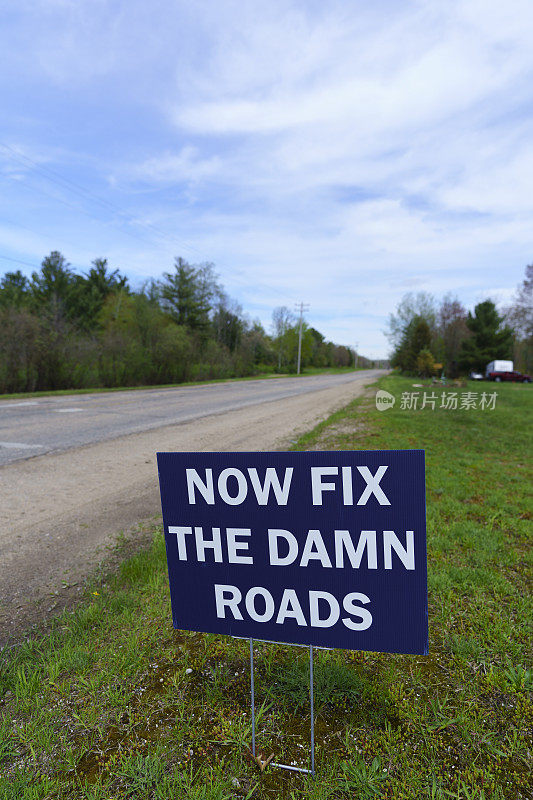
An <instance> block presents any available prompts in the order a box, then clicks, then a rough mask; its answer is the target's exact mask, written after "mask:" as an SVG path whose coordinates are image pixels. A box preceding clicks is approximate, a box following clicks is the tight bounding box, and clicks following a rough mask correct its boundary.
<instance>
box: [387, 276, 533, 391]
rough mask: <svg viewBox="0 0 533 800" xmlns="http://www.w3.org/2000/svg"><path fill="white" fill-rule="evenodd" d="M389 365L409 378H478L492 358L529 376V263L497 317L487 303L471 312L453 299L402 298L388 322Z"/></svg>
mask: <svg viewBox="0 0 533 800" xmlns="http://www.w3.org/2000/svg"><path fill="white" fill-rule="evenodd" d="M387 336H388V338H389V341H390V342H391V345H392V347H393V355H392V359H391V365H392V366H393V367H397V368H399V369H400V370H401V371H402V372H405V373H407V374H409V375H422V376H431V375H433V374H435V373H437V372H438V373H441V372H444V373H445V374H446V375H447V376H448V377H452V378H455V377H458V376H460V375H467V374H468V373H470V372H472V371H475V372H480V373H482V374H484V372H485V367H486V365H487V364H488V363H489V362H490V361H493V360H494V359H509V360H513V361H514V366H515V369H517V370H519V371H521V372H526V373H529V374H531V373H532V372H533V264H530V265H529V266H527V267H526V275H525V278H524V280H523V282H522V284H521V285H520V286H519V287H518V289H517V291H516V294H515V297H514V299H513V301H512V303H511V304H510V305H509V306H508V307H507V308H505V309H504V310H503V311H502V312H499V311H498V309H497V308H496V305H495V304H494V302H493V301H492V300H490V299H487V300H484V301H483V302H481V303H478V304H477V305H476V306H475V308H474V312H473V313H472V312H470V311H468V312H467V310H466V309H465V307H464V306H463V305H462V303H461V302H460V301H459V300H458V298H457V297H454V296H452V295H446V296H445V297H444V298H443V299H442V300H441V301H440V302H438V301H437V300H436V299H435V298H434V297H433V296H432V295H430V294H428V293H426V292H419V293H417V294H413V293H408V294H406V295H405V296H404V297H403V299H402V300H401V302H400V304H399V305H398V308H397V309H396V312H395V313H394V314H391V315H390V317H389V324H388V331H387Z"/></svg>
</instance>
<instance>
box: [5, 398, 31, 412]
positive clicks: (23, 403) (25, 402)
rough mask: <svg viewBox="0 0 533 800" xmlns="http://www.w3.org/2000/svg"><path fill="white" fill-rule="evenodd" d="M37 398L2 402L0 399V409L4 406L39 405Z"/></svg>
mask: <svg viewBox="0 0 533 800" xmlns="http://www.w3.org/2000/svg"><path fill="white" fill-rule="evenodd" d="M38 405H39V403H38V402H37V400H24V401H23V402H22V403H2V402H1V401H0V410H2V408H20V407H21V406H38Z"/></svg>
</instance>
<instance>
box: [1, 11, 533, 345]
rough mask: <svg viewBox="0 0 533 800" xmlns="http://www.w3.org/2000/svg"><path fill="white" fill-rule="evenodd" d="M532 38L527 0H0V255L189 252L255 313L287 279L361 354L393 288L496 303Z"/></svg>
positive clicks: (263, 315) (517, 200)
mask: <svg viewBox="0 0 533 800" xmlns="http://www.w3.org/2000/svg"><path fill="white" fill-rule="evenodd" d="M532 39H533V5H532V3H531V0H507V2H506V3H502V2H501V0H463V1H462V2H454V0H431V2H409V0H406V2H401V3H400V2H397V0H393V1H387V0H380V1H379V2H373V3H368V2H366V0H365V1H364V2H363V1H362V0H354V1H353V2H348V1H347V0H342V2H336V0H329V1H328V2H327V3H324V2H318V1H317V0H307V1H306V2H304V0H302V1H301V2H290V0H269V2H268V3H265V2H263V1H262V0H253V1H251V2H246V0H239V2H233V0H217V2H214V0H210V2H205V0H204V1H202V0H195V2H190V1H189V2H184V1H183V0H172V2H170V1H169V2H164V1H163V0H155V1H154V2H151V3H150V4H148V3H146V2H140V0H127V1H124V2H118V0H16V2H12V1H11V0H7V2H6V0H4V3H3V4H2V8H1V10H0V64H1V66H0V92H1V98H0V100H1V106H0V107H1V109H2V124H1V126H0V142H1V143H2V146H0V256H2V258H0V272H1V273H3V272H5V271H8V270H13V269H17V268H20V269H22V270H23V271H24V272H26V273H28V274H29V273H31V271H32V266H30V265H34V268H37V267H38V265H39V264H40V261H41V259H42V258H43V256H44V255H46V254H47V253H48V252H50V250H52V249H57V250H61V252H62V253H63V254H64V255H65V256H66V258H67V259H68V260H69V261H70V262H71V264H72V265H73V266H74V267H75V268H76V269H79V270H84V269H87V268H88V266H89V264H90V262H91V261H92V259H94V258H95V257H101V256H102V257H107V258H108V259H109V262H110V265H111V266H112V267H113V268H119V269H121V270H122V271H124V272H125V273H126V274H127V275H128V276H129V277H130V279H131V282H132V284H133V285H138V284H140V283H141V282H142V281H143V280H144V279H146V278H147V277H150V276H153V277H158V276H160V275H161V273H162V272H163V271H165V270H168V269H169V268H170V267H171V265H172V263H173V258H174V256H177V255H181V256H183V257H184V258H186V259H187V260H189V261H191V262H201V261H211V262H214V263H215V265H216V268H217V270H218V272H219V274H220V277H221V281H222V283H223V284H224V286H225V287H226V290H227V292H228V293H229V294H230V296H232V297H234V298H235V299H237V300H238V301H239V302H240V303H241V304H242V306H243V307H244V309H245V310H246V311H247V312H248V313H249V315H250V316H251V317H252V318H259V319H260V320H261V321H262V322H263V324H264V325H265V326H266V327H267V328H268V326H269V323H270V319H271V313H272V310H273V308H274V307H275V306H279V305H287V306H289V307H292V306H293V305H294V303H296V302H298V301H300V300H303V301H304V302H307V303H309V304H310V311H309V313H308V316H307V318H308V321H309V322H310V324H312V325H314V326H315V327H317V328H318V329H319V330H320V331H322V332H323V333H324V334H325V335H326V336H327V338H329V339H332V340H334V341H336V342H339V343H343V344H347V345H353V344H354V343H355V342H358V343H359V350H360V352H362V353H364V354H365V355H368V356H370V357H382V356H384V355H386V353H387V352H388V343H387V341H386V339H385V336H384V334H383V330H384V328H385V325H386V320H387V316H388V313H389V312H391V311H393V310H394V309H395V307H396V305H397V303H398V301H399V300H400V299H401V297H402V295H403V294H404V293H405V292H407V291H429V292H432V293H434V294H435V295H436V296H438V297H440V296H442V295H443V294H445V293H446V292H452V293H454V294H457V295H458V297H459V298H460V299H461V300H462V301H463V302H464V303H465V304H466V305H467V306H468V307H470V308H471V307H473V305H474V304H475V303H476V302H479V301H480V300H482V299H485V298H486V297H487V296H490V297H492V298H493V299H495V300H497V301H498V302H499V303H500V304H505V302H508V301H509V299H510V297H511V296H512V294H513V292H514V290H515V288H516V286H517V285H518V284H519V283H520V282H521V280H522V279H523V275H524V269H525V266H526V264H527V263H530V262H531V260H532V258H533V247H532V240H533V226H532V211H533V124H532V113H531V112H532V107H533V102H532V100H533V98H532V95H533V92H532V87H533V48H532V47H531V41H532ZM8 259H12V260H11V261H10V260H8ZM17 261H19V262H20V261H22V262H26V263H24V264H20V263H17Z"/></svg>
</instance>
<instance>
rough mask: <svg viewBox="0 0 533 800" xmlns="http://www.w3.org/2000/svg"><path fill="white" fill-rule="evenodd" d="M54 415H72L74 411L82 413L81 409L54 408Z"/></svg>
mask: <svg viewBox="0 0 533 800" xmlns="http://www.w3.org/2000/svg"><path fill="white" fill-rule="evenodd" d="M54 411H55V412H56V414H74V413H75V412H76V411H83V408H54Z"/></svg>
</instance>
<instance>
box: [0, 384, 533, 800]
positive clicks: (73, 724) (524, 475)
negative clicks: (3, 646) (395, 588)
mask: <svg viewBox="0 0 533 800" xmlns="http://www.w3.org/2000/svg"><path fill="white" fill-rule="evenodd" d="M380 386H381V388H384V389H386V390H388V391H389V392H391V393H392V394H393V395H394V396H395V397H396V398H397V402H396V404H395V406H394V408H393V409H390V410H387V411H385V412H379V411H377V410H376V409H375V408H374V407H373V398H370V399H367V400H360V401H357V402H355V403H353V404H352V405H350V406H348V407H347V408H346V409H344V410H343V411H340V412H338V413H336V414H334V415H333V416H332V417H331V418H330V419H329V420H327V421H326V422H324V423H322V424H321V425H319V426H318V427H317V428H316V429H315V430H314V431H313V432H312V433H310V434H308V435H306V436H304V437H303V438H302V439H301V440H300V441H299V443H298V444H297V445H296V446H295V449H341V450H351V449H380V448H387V449H389V448H390V449H394V448H411V447H412V448H419V447H423V448H424V449H425V450H426V461H427V504H428V512H427V522H428V579H429V623H430V648H429V651H430V655H429V656H427V657H423V656H399V655H387V654H380V653H361V652H353V653H350V652H344V651H320V652H318V654H317V657H316V664H315V697H316V701H315V706H316V711H317V720H316V742H317V754H316V755H317V779H316V780H312V779H311V778H309V777H306V776H305V775H302V774H298V773H287V772H283V771H281V770H277V769H273V768H271V767H267V769H266V770H265V772H263V773H261V772H260V771H259V769H258V767H257V765H256V764H255V763H253V762H252V760H251V758H250V755H249V747H250V741H251V729H250V713H249V698H250V695H249V668H248V660H247V658H248V644H247V643H246V642H242V641H238V640H232V639H229V638H226V637H222V636H212V635H206V634H197V633H187V632H179V631H173V630H172V629H171V623H170V607H169V601H168V590H167V575H166V564H165V553H164V543H163V537H162V535H161V532H160V531H156V532H155V536H154V543H153V546H152V548H151V550H149V551H148V552H144V553H141V554H138V555H136V556H134V557H133V558H130V559H129V560H128V561H126V562H125V563H124V564H123V565H122V567H121V569H120V571H119V573H118V574H117V575H116V577H115V578H114V579H113V580H111V581H108V583H107V585H98V584H95V586H94V587H92V589H91V590H90V591H89V594H88V596H87V598H86V600H85V601H84V602H83V604H82V605H80V606H79V608H78V609H77V610H76V611H75V612H73V613H68V614H64V615H63V616H62V617H60V618H59V619H58V620H57V621H56V623H55V626H54V628H53V630H52V632H51V633H50V634H48V635H47V636H46V637H41V638H39V637H35V638H32V639H29V640H28V641H26V642H25V644H23V645H22V646H21V647H20V648H18V649H16V650H14V651H13V652H12V653H11V654H10V655H9V657H8V658H6V660H5V662H4V664H3V667H2V671H1V678H0V697H1V698H2V699H1V700H0V709H1V721H0V762H1V766H0V770H1V777H0V798H1V800H11V799H12V798H13V799H14V798H17V800H18V798H24V800H26V799H27V800H30V799H31V800H33V799H34V798H35V800H52V798H64V799H65V800H70V798H72V799H73V800H74V798H76V800H77V798H87V800H110V799H111V798H115V800H119V798H129V800H141V799H143V800H144V798H147V799H148V798H161V800H163V798H165V800H166V798H170V797H178V798H191V800H196V799H198V800H200V798H202V800H223V798H228V800H229V798H258V799H259V798H265V799H266V798H287V800H296V798H311V800H326V798H329V800H333V799H334V798H335V799H336V800H349V799H350V800H351V798H413V799H414V798H417V799H418V798H434V799H437V798H441V799H442V800H444V799H446V800H448V798H450V799H451V798H455V799H456V800H489V799H491V800H504V799H505V800H507V799H508V800H519V799H520V798H531V797H533V792H532V786H531V782H530V772H531V749H532V743H531V723H532V703H531V690H532V672H531V664H530V661H529V658H530V651H529V641H530V633H531V604H530V602H529V601H528V594H529V591H530V586H531V584H530V578H531V554H530V543H531V538H530V530H531V510H530V497H528V494H527V487H528V472H527V464H528V458H529V456H530V452H531V441H530V439H529V437H528V424H529V416H528V415H529V414H530V409H531V401H532V394H531V392H532V391H533V390H532V388H531V387H529V386H522V385H516V386H515V385H500V386H498V387H490V391H493V389H494V390H496V391H497V393H498V396H497V402H496V408H495V409H494V410H485V411H481V410H473V409H470V410H468V411H467V410H455V411H453V410H447V409H444V408H442V409H441V408H439V407H438V406H439V405H440V397H437V401H438V402H437V407H436V408H435V409H434V410H432V409H430V408H424V409H422V410H420V409H418V410H412V411H408V410H404V409H402V408H401V407H400V405H401V396H402V392H411V391H420V392H423V391H427V392H430V391H435V393H436V394H437V395H440V393H441V392H442V391H443V389H442V388H436V389H434V388H433V387H426V388H421V389H420V388H419V389H414V388H413V387H412V381H410V380H408V379H404V378H398V377H392V376H391V377H387V378H385V379H383V380H382V381H380ZM468 388H469V389H471V387H470V386H469V387H468ZM475 389H476V390H477V391H478V392H479V393H480V392H481V391H483V389H482V388H479V387H475ZM444 391H449V389H448V388H445V389H444ZM457 391H459V392H462V391H463V390H462V389H461V388H459V389H457ZM464 391H466V389H465V390H464ZM255 652H256V655H255V664H256V707H257V710H258V725H257V736H258V749H259V750H260V751H261V752H262V753H263V754H264V755H265V757H266V756H267V755H269V754H270V753H274V754H275V760H276V761H282V762H283V763H291V762H293V763H295V764H297V765H302V766H306V764H307V763H308V755H309V706H308V701H307V687H306V683H307V680H308V659H307V652H306V650H305V649H304V648H301V649H300V648H290V647H286V646H275V645H270V644H261V643H259V642H257V643H256V647H255Z"/></svg>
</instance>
